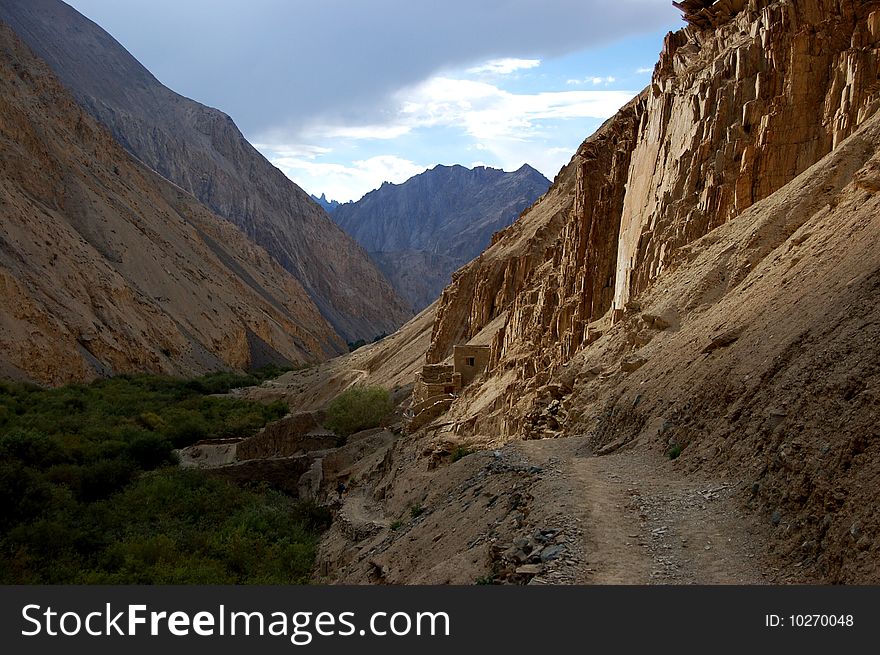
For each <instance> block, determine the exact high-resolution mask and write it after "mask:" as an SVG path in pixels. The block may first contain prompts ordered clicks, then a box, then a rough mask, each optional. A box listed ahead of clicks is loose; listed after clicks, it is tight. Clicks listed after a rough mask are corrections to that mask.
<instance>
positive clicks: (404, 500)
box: [318, 437, 798, 584]
mask: <svg viewBox="0 0 880 655" xmlns="http://www.w3.org/2000/svg"><path fill="white" fill-rule="evenodd" d="M401 445H402V446H403V447H402V448H398V450H397V453H398V455H399V454H402V452H403V451H411V450H412V448H411V446H412V445H413V444H409V447H407V446H406V445H405V444H401ZM423 459H424V460H426V461H430V458H429V457H425V458H423ZM406 468H407V469H408V470H409V472H408V473H406V474H405V477H406V479H403V478H398V480H397V482H396V484H394V485H393V487H394V490H393V491H392V490H391V489H387V488H385V489H384V491H382V492H381V493H380V494H378V495H381V494H382V493H384V494H385V498H384V499H381V500H379V499H377V498H375V497H374V495H375V491H376V490H378V489H383V487H382V483H381V479H380V481H379V483H378V484H376V485H375V486H374V485H373V484H366V485H364V487H362V488H356V489H354V490H352V492H351V493H350V494H349V495H348V496H347V497H346V498H345V499H344V501H343V502H342V504H341V506H340V507H339V511H338V514H337V522H336V524H335V525H334V527H333V529H332V530H331V532H330V533H329V535H328V536H327V538H326V539H325V541H324V544H323V547H322V553H321V562H320V564H319V576H318V577H319V580H320V581H322V582H335V583H352V582H354V583H390V584H401V583H403V584H406V583H409V584H412V583H417V584H431V583H434V584H437V583H439V584H473V583H476V582H480V583H487V582H490V581H491V582H495V583H513V584H762V583H770V582H778V581H781V579H782V575H783V573H782V572H781V567H782V566H783V565H782V563H781V562H779V561H776V560H775V559H774V558H773V557H772V556H771V555H770V554H769V550H768V543H769V540H768V535H769V532H770V531H771V530H772V529H773V527H772V525H770V524H764V523H761V522H760V519H759V518H758V517H757V516H756V515H755V514H754V513H752V512H750V511H749V510H748V508H747V507H746V504H747V503H748V499H749V495H750V493H749V490H748V488H747V485H746V483H745V482H738V481H735V480H730V479H727V480H712V479H708V478H701V477H698V476H693V475H684V474H683V472H682V471H681V470H680V466H678V465H677V463H676V462H673V461H670V460H668V459H665V458H661V457H659V456H657V455H654V454H652V453H650V452H645V451H637V450H628V451H627V450H624V451H619V452H617V453H615V454H612V455H609V456H605V457H595V456H593V455H592V454H591V453H590V451H589V448H588V445H587V441H586V439H585V438H582V437H580V438H563V439H547V440H541V441H522V442H513V443H510V444H508V445H507V446H505V447H503V448H501V449H498V450H494V451H486V452H480V453H474V454H471V455H468V456H466V457H463V458H462V459H460V460H458V461H456V462H454V463H441V464H439V465H438V466H436V467H435V468H433V469H430V470H424V471H423V472H422V475H421V476H418V477H420V478H421V483H420V480H419V479H417V477H416V476H412V469H414V468H417V466H413V463H412V462H410V463H409V465H408V466H407V467H406ZM427 479H431V482H430V484H424V482H425V480H427ZM371 492H372V493H371ZM412 508H416V510H415V511H414V510H413V509H412ZM785 576H786V579H787V580H788V581H794V580H797V579H798V578H797V571H793V572H791V571H790V572H788V573H786V574H785Z"/></svg>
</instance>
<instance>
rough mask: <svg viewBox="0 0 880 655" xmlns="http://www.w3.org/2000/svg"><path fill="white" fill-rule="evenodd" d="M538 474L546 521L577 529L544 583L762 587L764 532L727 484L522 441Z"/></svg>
mask: <svg viewBox="0 0 880 655" xmlns="http://www.w3.org/2000/svg"><path fill="white" fill-rule="evenodd" d="M522 450H523V452H524V453H525V454H528V455H529V456H530V458H531V459H532V460H534V461H535V463H536V465H543V466H545V470H546V471H547V475H545V478H544V480H543V481H542V482H541V483H540V485H539V488H538V489H536V493H535V498H536V501H538V502H537V503H536V506H538V507H540V498H541V497H542V496H544V494H545V493H546V494H547V496H546V497H548V498H553V499H554V500H553V503H552V504H550V505H545V506H544V507H543V508H542V509H538V511H539V512H542V511H543V512H545V513H548V514H552V515H553V517H552V519H551V518H548V519H547V520H548V521H551V520H555V521H556V522H557V523H562V524H563V525H565V524H567V525H569V526H577V527H576V528H574V529H573V531H575V532H577V534H578V539H576V540H575V542H574V543H571V544H570V545H569V547H570V549H571V550H572V551H573V552H572V553H571V555H572V557H571V558H570V560H569V561H567V562H565V563H563V565H562V566H560V567H557V568H556V569H555V570H554V571H553V574H552V575H551V576H548V577H547V580H546V581H547V582H549V583H553V584H559V583H568V584H767V583H770V582H772V579H773V574H774V570H773V569H772V567H771V566H770V565H769V564H768V562H767V561H765V560H766V553H767V538H766V535H767V528H766V526H763V525H760V524H759V523H758V519H757V517H756V516H755V515H754V514H753V513H751V512H747V511H746V510H744V509H741V508H740V500H739V498H740V497H741V496H740V495H739V494H740V491H741V488H740V487H738V486H737V485H736V484H735V483H734V482H732V481H729V480H728V481H712V480H706V479H699V478H696V477H694V476H685V475H682V474H681V473H680V472H679V471H678V470H676V468H675V465H674V464H673V463H672V462H670V461H668V460H666V459H665V458H662V457H660V456H658V455H654V454H652V453H645V452H641V451H624V452H618V453H615V454H612V455H608V456H605V457H593V456H591V455H589V454H587V453H586V452H585V447H584V444H583V441H582V440H580V439H557V440H548V441H535V442H524V443H523V445H522Z"/></svg>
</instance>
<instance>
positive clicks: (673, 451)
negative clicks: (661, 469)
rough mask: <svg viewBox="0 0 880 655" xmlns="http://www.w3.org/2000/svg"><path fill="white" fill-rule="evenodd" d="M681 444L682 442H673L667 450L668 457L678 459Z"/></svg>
mask: <svg viewBox="0 0 880 655" xmlns="http://www.w3.org/2000/svg"><path fill="white" fill-rule="evenodd" d="M681 450H682V448H681V445H680V444H677V443H676V444H672V445H671V446H669V448H668V449H667V451H666V455H667V457H669V459H678V456H679V455H681Z"/></svg>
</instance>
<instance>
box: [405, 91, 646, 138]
mask: <svg viewBox="0 0 880 655" xmlns="http://www.w3.org/2000/svg"><path fill="white" fill-rule="evenodd" d="M398 97H399V101H400V107H401V108H400V115H399V116H400V118H399V119H400V120H402V121H403V122H404V123H405V124H407V125H412V126H413V127H437V126H445V127H458V128H461V129H463V130H464V131H465V132H466V133H467V134H468V135H470V136H472V137H474V138H476V139H479V140H480V141H482V142H484V143H485V142H486V141H488V140H492V139H499V138H504V139H515V140H523V139H526V138H529V137H530V136H534V135H535V133H536V132H537V131H538V130H540V127H541V122H542V121H545V120H560V119H571V118H607V117H609V116H611V115H612V114H614V112H615V111H617V110H618V109H619V108H620V107H621V105H623V104H625V103H626V102H627V101H629V99H630V98H632V93H630V92H628V91H549V92H543V93H534V94H524V93H511V92H509V91H505V90H503V89H500V88H498V87H497V86H494V85H492V84H487V83H486V82H475V81H473V80H460V79H452V78H447V77H434V78H431V79H430V80H428V81H427V82H425V83H423V84H420V85H418V86H416V87H413V88H410V89H406V90H404V91H403V92H401V93H400V94H399V96H398ZM486 145H489V144H486Z"/></svg>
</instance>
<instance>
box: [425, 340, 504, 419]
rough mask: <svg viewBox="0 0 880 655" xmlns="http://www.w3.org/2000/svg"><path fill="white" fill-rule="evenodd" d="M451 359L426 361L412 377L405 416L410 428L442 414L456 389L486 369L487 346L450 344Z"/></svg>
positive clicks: (455, 393)
mask: <svg viewBox="0 0 880 655" xmlns="http://www.w3.org/2000/svg"><path fill="white" fill-rule="evenodd" d="M452 362H453V363H452V364H451V365H450V364H426V365H425V366H423V367H422V372H421V373H419V374H418V375H417V376H416V382H415V386H414V387H413V395H412V402H411V403H410V410H409V412H408V416H407V418H408V429H409V430H410V431H413V430H417V429H418V428H420V427H421V426H422V425H425V424H426V423H428V422H430V421H431V420H433V419H435V418H437V417H438V416H440V415H441V414H443V413H444V412H445V411H446V410H447V409H449V406H450V405H451V404H452V401H453V400H454V399H455V397H456V396H457V395H458V394H459V392H461V390H462V389H463V388H464V387H466V386H467V385H468V384H470V383H471V382H472V381H473V380H474V378H476V377H477V376H478V375H480V374H481V373H483V372H484V371H485V370H486V367H487V366H488V364H489V346H467V345H457V346H454V347H453V351H452Z"/></svg>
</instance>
